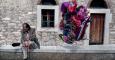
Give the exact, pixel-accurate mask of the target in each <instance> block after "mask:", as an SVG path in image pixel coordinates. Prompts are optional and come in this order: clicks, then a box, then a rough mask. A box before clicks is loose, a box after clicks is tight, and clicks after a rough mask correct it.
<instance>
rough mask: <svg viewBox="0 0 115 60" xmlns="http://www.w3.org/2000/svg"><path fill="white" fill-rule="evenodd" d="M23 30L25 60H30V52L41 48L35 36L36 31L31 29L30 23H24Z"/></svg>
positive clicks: (22, 39) (22, 40)
mask: <svg viewBox="0 0 115 60" xmlns="http://www.w3.org/2000/svg"><path fill="white" fill-rule="evenodd" d="M22 27H23V28H22V30H21V44H22V52H23V58H24V60H28V52H29V51H30V50H32V49H36V48H39V49H40V44H39V42H38V39H37V37H36V34H35V29H34V28H31V27H30V25H29V24H28V23H23V25H22Z"/></svg>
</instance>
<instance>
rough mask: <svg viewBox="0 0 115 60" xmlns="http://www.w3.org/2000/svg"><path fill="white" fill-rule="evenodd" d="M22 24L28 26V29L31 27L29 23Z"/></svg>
mask: <svg viewBox="0 0 115 60" xmlns="http://www.w3.org/2000/svg"><path fill="white" fill-rule="evenodd" d="M22 25H23V26H24V25H26V28H28V30H30V29H31V27H30V25H29V24H28V23H23V24H22ZM23 31H24V29H23Z"/></svg>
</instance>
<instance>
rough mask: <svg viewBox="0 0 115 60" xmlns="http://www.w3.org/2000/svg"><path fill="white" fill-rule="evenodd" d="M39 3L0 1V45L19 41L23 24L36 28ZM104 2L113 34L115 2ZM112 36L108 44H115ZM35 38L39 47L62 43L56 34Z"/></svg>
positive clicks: (34, 1)
mask: <svg viewBox="0 0 115 60" xmlns="http://www.w3.org/2000/svg"><path fill="white" fill-rule="evenodd" d="M39 1H40V0H0V44H11V43H13V42H17V41H20V37H21V35H20V30H21V28H22V27H21V26H22V24H23V23H24V22H27V23H29V24H30V25H31V26H33V27H36V26H37V25H36V24H37V23H36V22H37V3H39ZM63 1H67V0H63ZM63 1H62V0H57V3H59V5H60V4H61V3H62V2H63ZM106 1H107V4H108V5H109V8H110V9H111V13H112V14H113V17H112V21H113V22H112V23H111V24H110V29H112V31H113V32H114V31H115V25H114V22H115V20H114V19H115V17H114V16H115V9H114V7H115V1H114V0H106ZM80 2H85V3H86V4H87V3H88V4H89V3H90V2H91V0H85V1H84V0H80ZM80 4H82V3H80ZM110 31H111V30H110ZM114 35H115V34H113V33H110V40H111V41H110V43H113V42H114V43H115V38H114ZM37 37H38V38H39V41H40V44H41V45H48V46H49V45H60V44H61V43H62V42H61V41H60V39H59V37H58V35H57V33H56V32H47V33H46V32H37ZM3 42H5V43H3Z"/></svg>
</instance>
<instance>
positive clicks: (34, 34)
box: [31, 29, 40, 49]
mask: <svg viewBox="0 0 115 60" xmlns="http://www.w3.org/2000/svg"><path fill="white" fill-rule="evenodd" d="M31 40H32V41H34V42H35V43H36V44H37V46H38V48H39V49H40V44H39V42H38V39H37V37H36V33H35V29H33V31H32V36H31Z"/></svg>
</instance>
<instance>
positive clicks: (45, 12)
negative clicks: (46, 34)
mask: <svg viewBox="0 0 115 60" xmlns="http://www.w3.org/2000/svg"><path fill="white" fill-rule="evenodd" d="M37 30H38V31H58V30H59V6H58V5H38V6H37Z"/></svg>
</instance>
